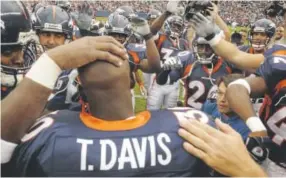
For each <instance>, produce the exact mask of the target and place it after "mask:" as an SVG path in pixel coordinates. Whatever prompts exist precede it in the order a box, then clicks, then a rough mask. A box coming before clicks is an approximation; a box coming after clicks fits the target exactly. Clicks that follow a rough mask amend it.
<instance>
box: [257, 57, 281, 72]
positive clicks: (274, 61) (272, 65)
mask: <svg viewBox="0 0 286 178" xmlns="http://www.w3.org/2000/svg"><path fill="white" fill-rule="evenodd" d="M262 65H266V67H268V68H269V69H271V70H272V72H277V71H281V72H285V71H286V56H285V55H270V56H267V57H266V59H265V60H264V62H263V64H262Z"/></svg>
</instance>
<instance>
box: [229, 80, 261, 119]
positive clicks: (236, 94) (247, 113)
mask: <svg viewBox="0 0 286 178" xmlns="http://www.w3.org/2000/svg"><path fill="white" fill-rule="evenodd" d="M226 97H227V100H228V103H229V106H230V108H231V109H232V110H233V111H234V112H235V113H237V114H238V115H239V116H240V118H241V119H243V120H244V121H246V120H247V119H248V118H250V117H253V116H256V114H255V111H254V109H253V107H252V104H251V102H250V97H249V94H248V91H247V89H246V88H245V87H243V86H240V85H232V86H229V87H228V88H227V93H226Z"/></svg>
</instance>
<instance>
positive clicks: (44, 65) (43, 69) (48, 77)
mask: <svg viewBox="0 0 286 178" xmlns="http://www.w3.org/2000/svg"><path fill="white" fill-rule="evenodd" d="M61 72H62V70H61V68H60V67H59V66H58V65H57V64H56V63H55V62H54V61H53V60H52V59H51V58H50V57H49V56H48V55H47V54H46V53H44V54H42V55H41V56H40V58H39V59H38V60H37V61H36V62H35V64H34V65H33V66H32V68H31V69H30V70H29V72H28V73H27V74H26V76H25V77H27V78H29V79H31V80H33V81H34V82H37V83H38V84H40V85H43V86H44V87H46V88H49V89H51V90H53V88H54V85H55V83H56V81H57V79H58V77H59V75H60V74H61Z"/></svg>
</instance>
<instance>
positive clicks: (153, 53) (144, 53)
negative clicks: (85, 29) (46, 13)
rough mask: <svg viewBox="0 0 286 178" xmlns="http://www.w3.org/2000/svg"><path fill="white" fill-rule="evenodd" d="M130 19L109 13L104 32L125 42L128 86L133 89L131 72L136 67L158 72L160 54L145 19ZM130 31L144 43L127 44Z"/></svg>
mask: <svg viewBox="0 0 286 178" xmlns="http://www.w3.org/2000/svg"><path fill="white" fill-rule="evenodd" d="M130 20H131V24H130V23H129V20H128V19H127V18H126V17H125V16H123V15H120V14H119V13H117V12H115V13H113V14H111V15H110V16H109V17H108V21H107V23H106V25H105V34H106V35H109V36H112V37H114V38H115V39H117V40H118V41H119V42H120V43H121V44H125V46H126V50H127V51H128V54H129V58H130V59H129V64H130V77H131V83H130V88H131V89H133V88H134V86H135V80H134V75H133V72H135V71H136V70H138V69H140V70H142V71H143V72H146V73H154V72H158V71H159V70H160V60H159V59H160V56H159V53H158V50H157V48H156V45H155V42H154V39H153V35H152V34H151V32H150V27H149V25H148V23H147V21H146V20H143V19H140V18H138V17H133V18H132V19H130ZM132 32H135V33H137V34H139V35H141V36H142V37H143V38H144V40H145V42H146V45H139V44H134V43H133V44H131V43H130V44H129V43H128V40H129V39H130V36H131V35H132ZM134 104H135V103H134ZM133 106H134V105H133Z"/></svg>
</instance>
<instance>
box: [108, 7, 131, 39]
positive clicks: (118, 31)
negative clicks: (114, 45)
mask: <svg viewBox="0 0 286 178" xmlns="http://www.w3.org/2000/svg"><path fill="white" fill-rule="evenodd" d="M104 28H105V32H104V34H106V35H110V36H114V35H120V36H122V37H125V40H124V41H121V40H119V41H120V42H122V43H124V42H125V41H126V38H128V37H129V36H130V35H131V28H130V25H129V20H128V19H127V18H126V17H125V16H123V15H120V14H119V13H116V12H115V13H112V14H110V15H109V17H108V20H107V22H106V24H105V27H104Z"/></svg>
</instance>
